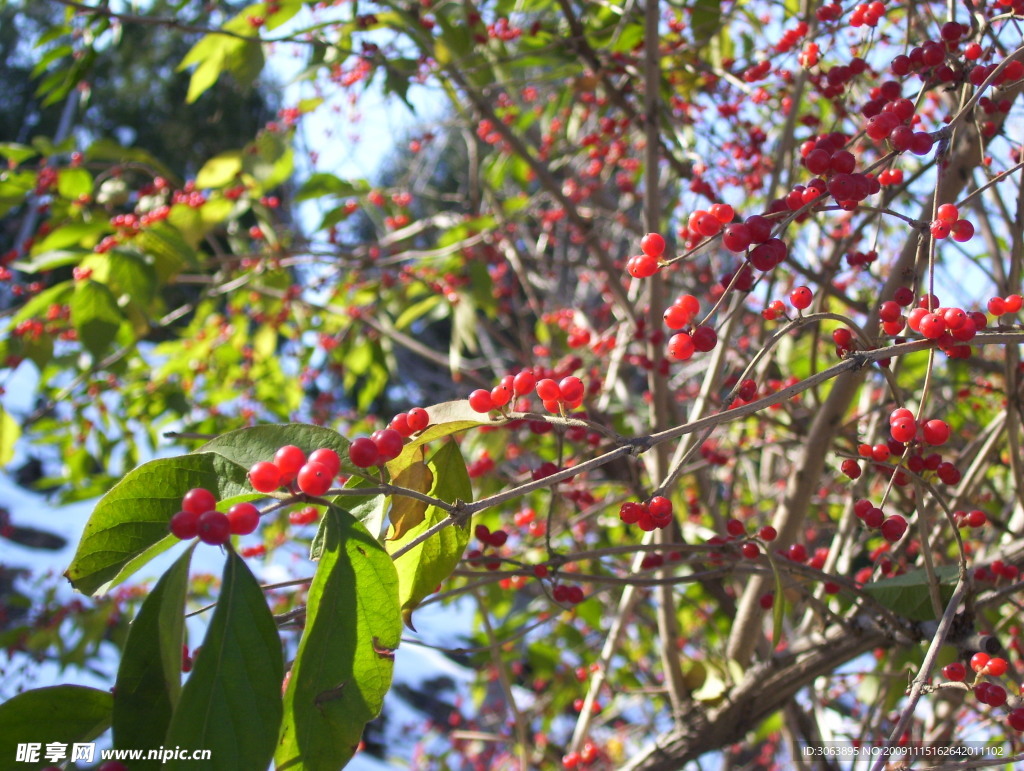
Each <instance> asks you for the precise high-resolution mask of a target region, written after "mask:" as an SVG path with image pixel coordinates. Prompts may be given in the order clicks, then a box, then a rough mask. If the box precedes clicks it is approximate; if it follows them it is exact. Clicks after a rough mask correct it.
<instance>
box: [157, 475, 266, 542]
mask: <svg viewBox="0 0 1024 771" xmlns="http://www.w3.org/2000/svg"><path fill="white" fill-rule="evenodd" d="M259 522H260V511H259V509H257V508H256V507H255V506H253V505H252V504H251V503H236V504H235V505H234V506H232V507H231V508H230V509H228V512H227V514H225V513H223V512H220V511H217V497H216V496H215V495H214V494H213V493H211V492H210V491H209V490H207V489H205V488H203V487H195V488H193V489H191V490H189V491H188V492H187V493H185V496H184V497H183V498H182V499H181V511H179V512H178V513H177V514H175V515H174V516H173V517H171V521H170V530H171V533H172V534H173V535H174V536H175V537H177V538H180V539H182V540H183V541H184V540H188V539H190V538H195V537H196V536H199V540H200V541H202V542H203V543H209V544H213V545H215V546H219V545H221V544H225V543H227V542H228V540H229V539H230V538H231V536H232V535H248V534H249V533H251V532H252V531H253V530H255V529H256V526H257V525H258V524H259Z"/></svg>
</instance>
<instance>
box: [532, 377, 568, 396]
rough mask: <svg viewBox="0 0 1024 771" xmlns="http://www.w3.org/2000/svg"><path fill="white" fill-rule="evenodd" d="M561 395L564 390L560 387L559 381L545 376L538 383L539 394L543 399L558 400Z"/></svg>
mask: <svg viewBox="0 0 1024 771" xmlns="http://www.w3.org/2000/svg"><path fill="white" fill-rule="evenodd" d="M561 395H562V391H561V389H559V387H558V383H557V382H555V381H554V380H552V379H551V378H544V379H543V380H541V381H539V382H538V383H537V396H539V397H540V399H541V401H545V402H557V401H558V399H559V397H561Z"/></svg>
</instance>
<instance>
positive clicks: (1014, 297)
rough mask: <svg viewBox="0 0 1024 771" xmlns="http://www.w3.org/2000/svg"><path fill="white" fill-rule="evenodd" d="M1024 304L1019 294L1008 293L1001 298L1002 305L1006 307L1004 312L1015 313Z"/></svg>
mask: <svg viewBox="0 0 1024 771" xmlns="http://www.w3.org/2000/svg"><path fill="white" fill-rule="evenodd" d="M1022 305H1024V297H1021V296H1020V295H1019V294H1008V295H1006V297H1004V298H1003V307H1004V308H1005V309H1006V313H1016V312H1017V311H1019V310H1020V309H1021V306H1022Z"/></svg>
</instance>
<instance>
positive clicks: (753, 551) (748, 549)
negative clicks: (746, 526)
mask: <svg viewBox="0 0 1024 771" xmlns="http://www.w3.org/2000/svg"><path fill="white" fill-rule="evenodd" d="M740 552H741V553H742V554H743V556H744V557H746V558H747V559H748V560H752V559H757V556H758V555H759V554H760V553H761V549H760V547H759V546H758V545H757V544H756V543H753V542H752V541H747V542H746V543H745V544H743V546H741V547H740Z"/></svg>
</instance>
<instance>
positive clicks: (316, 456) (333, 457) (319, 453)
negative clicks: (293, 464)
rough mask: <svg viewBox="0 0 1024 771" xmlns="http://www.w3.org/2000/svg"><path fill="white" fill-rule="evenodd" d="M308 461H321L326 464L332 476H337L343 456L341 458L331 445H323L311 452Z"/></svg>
mask: <svg viewBox="0 0 1024 771" xmlns="http://www.w3.org/2000/svg"><path fill="white" fill-rule="evenodd" d="M308 462H310V463H320V464H323V465H324V466H326V467H327V471H328V473H330V475H331V478H334V477H336V476H337V475H338V472H339V471H341V458H339V457H338V453H337V452H335V451H334V450H332V449H331V448H330V447H321V448H320V449H318V450H313V452H311V453H310V454H309V461H308Z"/></svg>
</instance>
